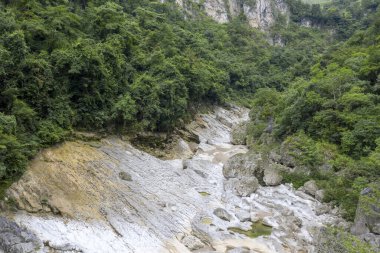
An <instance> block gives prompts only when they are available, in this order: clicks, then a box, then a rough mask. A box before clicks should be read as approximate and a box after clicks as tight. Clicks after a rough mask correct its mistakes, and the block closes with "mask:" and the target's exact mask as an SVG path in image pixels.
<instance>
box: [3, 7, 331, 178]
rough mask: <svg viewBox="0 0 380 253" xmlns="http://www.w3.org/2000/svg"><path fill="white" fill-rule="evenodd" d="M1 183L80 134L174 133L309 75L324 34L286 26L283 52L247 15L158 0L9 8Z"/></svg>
mask: <svg viewBox="0 0 380 253" xmlns="http://www.w3.org/2000/svg"><path fill="white" fill-rule="evenodd" d="M0 30H1V35H0V41H1V43H0V58H1V61H0V121H1V125H0V154H1V156H0V178H1V179H3V180H4V179H8V178H12V177H14V176H16V175H18V174H19V173H20V172H22V171H23V169H24V168H25V166H26V162H27V160H28V159H29V158H31V157H33V155H34V154H35V153H36V152H37V151H38V150H39V149H40V148H41V147H45V146H48V145H51V144H54V143H57V142H60V141H62V140H64V139H65V138H66V137H67V136H69V135H70V133H71V131H72V130H73V129H86V130H92V131H99V130H102V129H108V130H109V131H111V132H112V131H114V130H117V131H126V132H131V131H141V130H153V131H170V130H171V129H173V128H174V127H176V126H178V125H179V124H181V122H183V121H182V120H181V119H184V120H186V119H187V118H188V117H189V112H191V111H194V110H193V109H191V108H194V106H196V105H197V104H200V103H221V102H223V101H227V100H231V99H233V98H234V97H238V96H241V95H244V96H246V95H247V94H248V95H249V94H250V93H251V92H254V91H255V90H256V89H257V88H259V87H275V88H277V89H279V90H282V89H283V88H284V87H286V86H287V85H289V83H290V82H291V81H292V80H293V79H294V77H295V76H301V77H302V76H304V77H305V78H306V77H307V76H308V74H309V69H310V66H311V65H312V62H313V60H312V59H313V58H314V57H315V56H316V55H318V52H320V51H321V50H322V49H323V48H325V47H326V41H325V39H324V37H325V35H323V34H322V33H320V32H318V31H316V30H312V29H308V28H301V27H299V26H297V25H293V24H291V25H290V28H289V29H288V30H286V31H285V30H283V29H282V28H278V29H277V30H278V33H280V34H281V36H283V37H284V42H285V43H286V44H287V45H286V46H285V47H278V46H271V45H270V44H269V43H268V36H267V35H266V34H264V33H262V32H260V31H257V30H254V29H251V28H250V27H249V26H248V25H247V24H246V22H245V19H244V17H240V18H238V19H236V20H234V21H233V22H232V23H230V24H226V25H219V24H216V23H215V22H213V21H211V20H210V19H209V18H207V17H205V16H199V17H197V18H196V19H194V20H185V19H184V16H183V15H182V13H181V11H179V10H178V9H177V6H176V5H175V4H173V3H166V4H161V3H158V2H157V1H88V2H86V1H70V2H69V1H64V0H62V1H42V0H41V1H38V0H28V1H21V0H20V1H2V3H1V12H0Z"/></svg>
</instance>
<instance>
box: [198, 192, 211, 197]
mask: <svg viewBox="0 0 380 253" xmlns="http://www.w3.org/2000/svg"><path fill="white" fill-rule="evenodd" d="M199 194H200V195H202V196H203V197H206V196H210V193H208V192H199Z"/></svg>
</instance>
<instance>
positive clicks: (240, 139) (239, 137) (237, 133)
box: [231, 122, 247, 145]
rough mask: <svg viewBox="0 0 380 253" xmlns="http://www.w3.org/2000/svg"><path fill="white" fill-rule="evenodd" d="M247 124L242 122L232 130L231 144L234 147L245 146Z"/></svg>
mask: <svg viewBox="0 0 380 253" xmlns="http://www.w3.org/2000/svg"><path fill="white" fill-rule="evenodd" d="M246 132H247V123H246V122H243V123H241V124H238V125H237V126H235V127H233V128H232V132H231V143H232V144H234V145H245V144H246V139H247V134H246Z"/></svg>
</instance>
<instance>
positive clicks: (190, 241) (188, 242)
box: [181, 235, 204, 251]
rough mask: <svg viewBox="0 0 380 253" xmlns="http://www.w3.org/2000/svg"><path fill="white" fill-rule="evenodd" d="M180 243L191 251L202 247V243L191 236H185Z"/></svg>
mask: <svg viewBox="0 0 380 253" xmlns="http://www.w3.org/2000/svg"><path fill="white" fill-rule="evenodd" d="M181 242H182V243H183V245H185V246H186V247H187V248H188V249H189V250H191V251H193V250H198V249H201V248H203V247H204V244H203V243H202V241H201V240H199V239H198V238H197V237H195V236H193V235H187V236H185V237H184V238H183V239H182V241H181Z"/></svg>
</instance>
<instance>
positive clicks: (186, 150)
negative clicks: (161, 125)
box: [173, 138, 194, 159]
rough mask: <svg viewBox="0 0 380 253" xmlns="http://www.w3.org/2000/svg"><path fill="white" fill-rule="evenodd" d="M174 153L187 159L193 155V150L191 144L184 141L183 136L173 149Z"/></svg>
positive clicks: (177, 156)
mask: <svg viewBox="0 0 380 253" xmlns="http://www.w3.org/2000/svg"><path fill="white" fill-rule="evenodd" d="M173 152H174V155H175V157H176V158H181V159H186V158H190V157H192V156H193V154H194V153H193V151H192V150H191V147H190V146H189V144H188V143H187V142H186V141H184V140H183V139H182V138H179V139H178V140H177V142H176V145H175V146H174V149H173Z"/></svg>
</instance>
